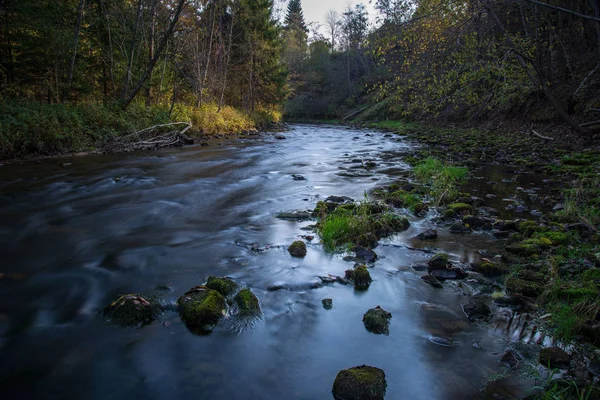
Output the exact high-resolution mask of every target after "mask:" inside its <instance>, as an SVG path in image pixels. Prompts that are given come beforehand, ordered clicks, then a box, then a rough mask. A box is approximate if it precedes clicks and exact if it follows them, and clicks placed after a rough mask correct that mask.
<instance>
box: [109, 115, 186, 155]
mask: <svg viewBox="0 0 600 400" xmlns="http://www.w3.org/2000/svg"><path fill="white" fill-rule="evenodd" d="M176 126H181V127H182V129H176V130H170V131H167V132H164V131H165V128H171V127H176ZM191 127H192V124H191V123H190V122H171V123H169V124H160V125H154V126H150V127H148V128H144V129H142V130H141V131H137V132H134V133H131V134H129V135H125V136H121V137H118V138H116V139H115V140H113V141H111V142H109V143H108V144H107V145H106V146H104V148H103V151H104V152H105V153H116V152H125V151H143V150H154V149H161V148H165V147H173V146H183V145H185V144H192V143H194V139H192V138H190V137H189V136H187V135H186V134H185V133H186V132H187V131H188V130H189V129H190V128H191Z"/></svg>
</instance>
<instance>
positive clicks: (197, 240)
mask: <svg viewBox="0 0 600 400" xmlns="http://www.w3.org/2000/svg"><path fill="white" fill-rule="evenodd" d="M286 136H287V140H274V139H272V137H271V136H265V137H263V138H258V139H254V140H223V141H221V142H218V141H215V142H212V143H211V146H210V147H202V148H199V147H194V148H185V149H173V150H168V151H162V152H157V153H142V154H122V155H110V156H93V157H81V158H69V159H68V160H64V161H63V160H45V161H42V163H41V165H38V164H35V163H25V164H21V165H13V166H4V167H3V168H2V169H0V182H2V183H1V184H0V205H1V209H0V259H2V266H1V267H0V334H1V338H0V359H1V360H2V364H1V366H0V380H1V382H2V387H3V391H4V392H5V393H17V394H19V395H20V396H21V398H41V397H43V398H61V399H65V398H77V399H82V398H92V397H93V398H149V399H162V398H192V397H198V396H210V397H211V398H215V399H248V398H257V399H259V398H260V399H317V398H319V399H320V398H330V390H331V386H332V383H333V380H334V378H335V375H336V373H337V372H338V371H339V370H340V369H343V368H348V367H351V366H355V365H361V364H370V365H374V366H377V367H379V368H382V369H383V370H385V372H386V374H387V379H388V391H387V394H388V395H387V397H388V398H390V399H400V398H407V399H464V398H474V397H475V396H479V395H480V392H479V389H481V387H483V385H484V381H485V379H486V378H487V376H488V375H489V374H490V373H494V372H497V371H498V369H499V368H500V367H499V363H498V353H499V352H501V351H502V350H503V348H504V337H505V335H504V333H499V332H498V330H493V329H490V330H489V331H488V329H487V328H482V327H478V326H476V325H473V324H471V323H470V322H469V321H468V320H467V318H466V317H465V315H464V314H463V312H462V310H461V306H460V305H461V303H465V302H466V301H468V298H467V297H466V296H464V295H463V294H462V293H461V291H459V290H453V289H452V288H446V289H444V290H437V289H433V288H431V287H429V286H427V285H425V284H424V283H423V282H422V281H420V280H419V273H417V272H415V271H413V270H411V269H409V268H408V266H410V265H411V264H416V263H423V262H425V261H426V260H427V258H428V257H429V255H428V254H426V253H423V252H418V251H412V250H408V249H407V248H406V245H407V244H409V243H410V242H411V237H412V236H414V235H415V234H416V233H417V232H418V231H419V230H420V229H424V228H425V227H426V226H427V224H428V223H430V222H428V221H425V222H423V221H414V224H413V227H412V228H411V229H410V230H409V231H407V232H405V233H403V234H401V235H397V236H395V237H392V238H390V239H389V240H386V241H383V242H382V244H381V245H380V246H379V247H378V248H377V252H378V253H379V254H380V256H381V259H380V261H378V262H377V263H376V266H375V268H373V269H372V270H371V274H372V276H373V279H374V282H373V284H372V285H371V287H370V289H369V290H367V291H366V292H355V291H354V290H352V288H351V287H349V286H342V285H339V284H333V285H327V286H323V287H318V288H315V287H316V286H318V285H315V283H317V282H319V279H318V276H322V275H326V274H328V273H331V274H335V275H343V271H344V270H345V269H348V268H349V267H350V266H351V263H348V262H345V261H343V259H342V257H341V256H340V255H330V254H326V253H325V252H324V251H323V249H322V247H321V246H320V245H319V244H318V243H316V242H317V241H318V239H315V240H313V241H312V243H309V244H308V255H307V256H306V257H305V258H304V259H296V258H292V257H290V256H289V254H288V253H287V251H286V247H287V245H289V243H291V242H292V241H293V240H296V239H298V237H299V236H300V235H302V234H306V232H305V231H302V230H301V229H300V228H301V227H302V226H306V225H308V224H310V223H312V222H303V223H298V222H290V221H283V220H279V219H276V218H274V214H275V213H277V212H280V211H288V210H296V209H312V208H314V206H315V203H316V202H317V201H318V200H319V199H323V198H325V197H327V196H329V195H345V196H351V197H353V198H355V199H359V198H361V197H362V196H363V193H364V192H365V191H370V190H372V189H373V188H374V187H375V185H381V184H385V183H389V182H391V181H393V180H394V178H395V176H397V175H403V174H406V171H407V169H408V165H406V164H404V163H403V162H402V156H403V155H405V154H409V153H410V152H411V151H412V150H413V149H414V148H415V146H416V145H415V144H411V143H409V142H407V141H403V140H397V139H395V138H387V137H383V134H381V133H377V132H371V131H368V130H349V129H346V128H342V127H333V126H331V127H329V126H318V127H317V126H309V125H298V126H295V127H293V129H292V130H291V131H290V132H289V133H287V134H286ZM65 163H70V164H65ZM63 164H64V165H63ZM293 174H296V175H301V176H303V177H304V178H305V180H294V177H293V176H292V175H293ZM503 179H505V178H503V177H501V176H499V177H497V178H495V180H499V181H500V182H501V181H502V180H503ZM489 180H490V178H489V177H488V178H486V182H487V181H489ZM478 182H480V181H476V183H475V184H474V186H473V187H472V188H471V189H472V191H473V192H474V194H475V195H476V193H477V191H478V190H480V191H484V190H485V188H484V187H483V186H478V185H480V183H478ZM486 184H487V183H486ZM530 186H533V185H529V186H526V189H531V187H530ZM511 190H512V189H511ZM508 192H510V190H509V191H508ZM508 192H507V193H506V194H503V195H502V196H501V197H503V196H510V195H512V193H508ZM524 202H525V203H526V200H524ZM502 204H504V203H498V206H499V205H502ZM504 205H506V204H504ZM438 242H439V243H437V244H436V245H437V246H439V248H441V249H443V250H445V251H448V252H450V253H451V254H452V256H453V258H455V259H456V260H457V261H462V262H468V261H474V260H476V259H477V258H478V257H479V253H478V250H480V249H482V248H487V247H493V246H494V241H493V239H492V238H491V237H490V236H488V235H486V234H473V235H471V236H469V237H468V239H466V238H465V237H456V236H454V237H453V236H451V235H450V234H442V235H441V239H440V240H439V241H438ZM257 248H258V249H261V251H256V250H257ZM210 275H219V276H224V275H227V276H231V277H232V278H234V279H236V280H237V281H239V282H241V283H242V284H244V285H247V286H248V287H250V288H252V290H253V291H254V293H255V294H256V295H257V296H258V297H259V299H260V301H261V306H262V309H263V313H264V315H263V316H262V318H261V319H259V320H255V321H248V323H247V324H242V325H241V326H236V325H235V324H233V322H231V321H224V323H221V324H219V325H218V326H217V328H216V329H215V330H214V331H213V332H212V334H210V335H205V336H196V335H194V334H192V333H191V332H189V331H188V330H187V329H186V327H185V326H184V325H183V323H182V322H181V321H180V319H179V317H178V315H177V313H176V311H175V307H171V310H170V311H167V312H165V313H164V314H163V315H162V316H161V318H160V320H159V321H155V322H154V323H152V324H150V325H148V326H145V327H143V328H141V329H138V330H122V329H117V328H114V327H111V326H107V325H106V324H104V322H103V320H102V316H101V312H102V309H103V308H104V307H105V306H106V305H107V304H109V303H110V302H111V301H112V300H113V299H114V298H115V296H117V295H118V294H120V293H131V292H139V293H155V294H156V292H154V291H153V290H154V288H156V287H157V286H161V285H162V286H163V287H164V286H167V287H169V288H170V289H171V291H163V292H161V293H160V295H161V296H163V298H164V301H165V302H166V303H168V304H171V305H174V304H175V301H176V299H177V297H178V296H179V295H180V294H182V293H184V292H185V291H186V290H188V289H189V288H190V287H192V286H195V285H197V284H201V283H203V282H204V281H205V279H206V278H207V277H208V276H210ZM273 287H279V288H281V290H269V289H270V288H271V289H272V288H273ZM323 298H332V299H333V308H332V309H331V310H325V309H323V308H322V307H321V299H323ZM377 305H381V306H382V307H384V308H385V309H386V310H388V311H390V312H391V313H392V315H393V318H392V320H391V325H390V335H389V336H380V335H375V334H371V333H369V332H367V331H366V330H365V328H364V326H363V324H362V322H361V320H362V315H363V314H364V313H365V312H366V311H367V309H369V308H371V307H375V306H377ZM432 337H443V338H445V339H447V340H448V341H450V342H451V344H452V345H451V346H439V345H436V344H435V342H432V341H431V340H430V339H431V338H432Z"/></svg>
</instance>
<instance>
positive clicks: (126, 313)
mask: <svg viewBox="0 0 600 400" xmlns="http://www.w3.org/2000/svg"><path fill="white" fill-rule="evenodd" d="M161 311H162V310H161V307H160V305H159V304H158V303H157V302H156V301H155V300H153V299H150V298H148V299H146V298H144V297H142V296H141V295H139V294H124V295H122V296H120V297H119V298H118V299H117V300H115V301H113V302H112V303H111V304H110V305H109V306H108V307H106V309H105V310H104V317H105V319H106V322H108V323H109V324H113V325H117V326H121V327H123V328H137V327H140V326H142V325H144V324H149V323H151V322H152V321H154V320H155V319H156V317H157V316H158V315H159V314H160V313H161Z"/></svg>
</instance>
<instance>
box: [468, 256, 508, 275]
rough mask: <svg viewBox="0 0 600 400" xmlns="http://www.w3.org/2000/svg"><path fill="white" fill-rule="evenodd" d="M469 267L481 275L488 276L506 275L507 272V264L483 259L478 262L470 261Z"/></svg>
mask: <svg viewBox="0 0 600 400" xmlns="http://www.w3.org/2000/svg"><path fill="white" fill-rule="evenodd" d="M471 268H473V270H474V271H476V272H479V273H480V274H481V275H483V276H487V277H488V278H495V277H498V276H502V275H506V274H508V272H509V269H508V267H507V266H505V265H502V264H495V263H493V262H491V261H488V260H483V261H482V262H479V263H471Z"/></svg>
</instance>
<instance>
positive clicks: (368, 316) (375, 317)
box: [362, 306, 392, 335]
mask: <svg viewBox="0 0 600 400" xmlns="http://www.w3.org/2000/svg"><path fill="white" fill-rule="evenodd" d="M391 318H392V314H390V313H389V312H387V311H385V310H384V309H383V308H381V307H379V306H377V307H375V308H371V309H370V310H368V311H367V312H366V313H365V315H363V319H362V320H363V324H364V325H365V328H366V329H367V330H368V331H369V332H373V333H378V334H386V335H388V334H389V333H390V332H389V325H390V319H391Z"/></svg>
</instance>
